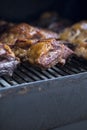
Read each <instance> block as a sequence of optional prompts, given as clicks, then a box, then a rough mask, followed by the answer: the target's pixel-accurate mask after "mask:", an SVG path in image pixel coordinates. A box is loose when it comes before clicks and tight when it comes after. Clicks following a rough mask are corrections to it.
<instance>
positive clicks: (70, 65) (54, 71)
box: [0, 57, 87, 88]
mask: <svg viewBox="0 0 87 130" xmlns="http://www.w3.org/2000/svg"><path fill="white" fill-rule="evenodd" d="M85 71H87V62H86V61H84V60H83V61H82V60H80V59H78V58H76V57H74V58H72V59H70V60H69V61H68V62H67V64H65V65H64V66H61V65H56V66H54V67H53V68H51V69H48V70H40V69H37V68H33V67H31V66H30V65H29V64H28V63H22V64H21V65H20V66H19V67H18V69H16V70H15V72H14V74H13V76H12V77H9V76H2V77H0V88H2V87H13V86H15V85H18V84H19V85H21V84H22V83H28V82H35V81H40V80H45V79H52V78H55V77H60V76H66V75H72V74H77V73H80V72H85Z"/></svg>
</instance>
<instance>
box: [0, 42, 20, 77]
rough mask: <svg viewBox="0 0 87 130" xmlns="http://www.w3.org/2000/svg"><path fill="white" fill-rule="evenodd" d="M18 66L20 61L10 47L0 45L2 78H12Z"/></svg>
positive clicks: (0, 71)
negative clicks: (7, 76)
mask: <svg viewBox="0 0 87 130" xmlns="http://www.w3.org/2000/svg"><path fill="white" fill-rule="evenodd" d="M17 64H19V59H18V58H16V57H15V55H14V53H13V52H12V51H11V49H10V48H9V46H8V45H4V44H1V43H0V76H1V75H4V74H6V75H7V74H8V75H10V76H11V75H12V74H13V71H14V69H15V68H16V67H17Z"/></svg>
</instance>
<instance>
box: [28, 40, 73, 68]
mask: <svg viewBox="0 0 87 130" xmlns="http://www.w3.org/2000/svg"><path fill="white" fill-rule="evenodd" d="M59 43H60V41H56V40H55V39H47V40H43V41H40V42H38V43H37V44H34V45H32V46H31V47H30V48H29V50H28V54H27V56H28V61H29V63H31V64H32V65H35V66H38V67H40V68H45V69H47V68H50V67H52V66H54V65H56V64H57V63H60V64H65V62H66V59H67V58H68V57H69V56H70V55H71V54H72V53H73V52H72V51H71V50H70V49H69V48H68V47H66V46H65V45H64V44H59Z"/></svg>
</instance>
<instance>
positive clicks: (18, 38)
mask: <svg viewBox="0 0 87 130" xmlns="http://www.w3.org/2000/svg"><path fill="white" fill-rule="evenodd" d="M48 38H55V39H57V38H58V34H57V33H54V32H51V31H48V30H43V29H39V28H36V27H33V26H30V25H28V24H26V23H22V24H18V25H15V26H13V27H12V28H10V29H9V30H8V31H7V32H5V33H3V34H2V36H1V38H0V41H1V42H2V43H5V44H8V45H10V46H14V45H15V44H16V46H31V45H32V44H35V43H36V42H37V41H38V40H40V39H48Z"/></svg>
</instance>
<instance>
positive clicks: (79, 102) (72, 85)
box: [0, 72, 87, 130]
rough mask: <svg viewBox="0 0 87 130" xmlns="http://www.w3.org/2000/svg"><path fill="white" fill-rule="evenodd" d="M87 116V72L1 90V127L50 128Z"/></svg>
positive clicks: (3, 129)
mask: <svg viewBox="0 0 87 130" xmlns="http://www.w3.org/2000/svg"><path fill="white" fill-rule="evenodd" d="M86 119H87V72H84V73H80V74H75V75H69V76H63V77H59V78H54V79H49V80H43V81H36V82H33V83H26V85H25V84H24V85H21V86H19V87H18V86H15V87H13V88H5V89H4V88H3V89H2V90H1V91H0V129H1V130H48V129H52V128H57V127H60V126H63V125H65V124H69V123H73V122H77V121H81V120H86Z"/></svg>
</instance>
